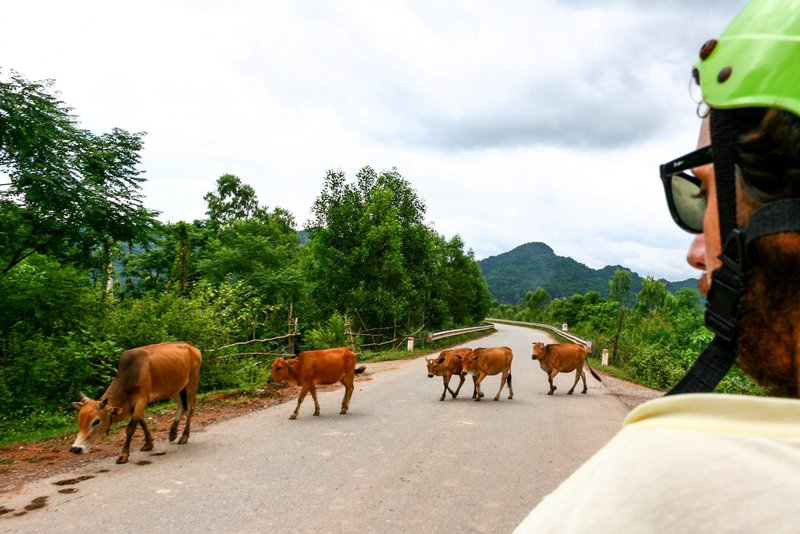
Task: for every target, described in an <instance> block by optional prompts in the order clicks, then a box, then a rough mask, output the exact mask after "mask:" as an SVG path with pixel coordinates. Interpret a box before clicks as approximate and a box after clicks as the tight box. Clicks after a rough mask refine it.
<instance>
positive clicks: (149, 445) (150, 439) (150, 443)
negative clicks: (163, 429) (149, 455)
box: [139, 417, 153, 451]
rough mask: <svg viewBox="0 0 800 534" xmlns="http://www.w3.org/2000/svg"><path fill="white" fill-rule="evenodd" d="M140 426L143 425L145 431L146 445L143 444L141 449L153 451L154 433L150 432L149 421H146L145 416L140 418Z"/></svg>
mask: <svg viewBox="0 0 800 534" xmlns="http://www.w3.org/2000/svg"><path fill="white" fill-rule="evenodd" d="M139 426H141V427H142V432H144V445H142V448H141V450H143V451H152V450H153V434H151V433H150V429H149V428H147V423H145V421H144V417H143V418H141V419H139Z"/></svg>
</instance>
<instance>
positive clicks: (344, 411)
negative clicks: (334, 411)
mask: <svg viewBox="0 0 800 534" xmlns="http://www.w3.org/2000/svg"><path fill="white" fill-rule="evenodd" d="M346 413H347V410H342V411H341V412H339V415H344V414H346Z"/></svg>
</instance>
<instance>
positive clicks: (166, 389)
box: [70, 343, 203, 464]
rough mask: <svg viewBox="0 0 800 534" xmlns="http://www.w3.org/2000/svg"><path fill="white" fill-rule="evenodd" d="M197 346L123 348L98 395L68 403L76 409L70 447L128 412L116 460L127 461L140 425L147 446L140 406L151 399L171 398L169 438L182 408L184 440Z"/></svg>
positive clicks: (82, 444) (97, 435) (85, 447)
mask: <svg viewBox="0 0 800 534" xmlns="http://www.w3.org/2000/svg"><path fill="white" fill-rule="evenodd" d="M202 361H203V358H202V355H201V354H200V351H199V350H198V349H197V348H196V347H194V346H192V345H190V344H189V343H159V344H157V345H147V346H144V347H138V348H135V349H130V350H126V351H125V352H123V353H122V356H120V359H119V369H118V371H117V376H116V377H115V378H114V380H113V381H112V382H111V385H109V386H108V389H107V390H106V392H105V393H104V394H103V396H102V397H100V400H92V399H90V398H88V397H87V396H86V395H83V398H82V399H81V401H80V402H75V403H73V406H75V408H77V409H78V425H79V427H80V430H79V432H78V436H77V437H76V438H75V442H74V443H73V444H72V447H70V451H72V452H74V453H75V454H82V453H85V452H89V450H90V449H91V448H92V445H94V444H95V443H97V442H98V441H99V440H100V439H101V438H102V437H103V436H104V435H105V434H107V433H108V430H109V428H110V427H111V424H112V423H115V422H117V421H121V420H123V419H125V418H126V417H128V416H130V421H129V422H128V427H127V429H126V431H125V445H123V447H122V452H121V453H120V455H119V457H118V458H117V463H118V464H124V463H126V462H127V461H128V455H129V454H130V446H131V438H133V434H134V433H135V432H136V426H137V425H140V426H141V427H142V431H143V432H144V445H143V446H142V449H141V450H143V451H150V450H152V449H153V436H152V434H151V433H150V430H149V429H148V428H147V424H146V423H145V420H144V409H145V407H146V406H147V405H148V403H150V402H153V401H156V400H164V399H169V398H172V399H175V402H176V403H177V405H178V406H177V410H176V414H175V420H174V421H173V422H172V426H171V427H170V429H169V440H170V441H175V438H176V437H177V436H178V423H179V422H180V419H181V417H182V416H183V414H186V424H185V425H184V427H183V434H181V438H180V440H178V444H179V445H183V444H185V443H186V442H187V441H188V440H189V429H190V427H191V422H192V415H193V414H194V405H195V400H196V395H197V385H198V383H199V382H200V364H201V363H202Z"/></svg>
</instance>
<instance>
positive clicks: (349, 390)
mask: <svg viewBox="0 0 800 534" xmlns="http://www.w3.org/2000/svg"><path fill="white" fill-rule="evenodd" d="M340 382H341V383H342V384H344V397H343V398H342V410H341V411H340V412H339V414H340V415H344V414H346V413H347V410H349V409H350V399H351V398H352V396H353V389H355V387H354V386H353V377H347V376H345V377H344V378H342V380H341V381H340Z"/></svg>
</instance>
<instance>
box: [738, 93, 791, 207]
mask: <svg viewBox="0 0 800 534" xmlns="http://www.w3.org/2000/svg"><path fill="white" fill-rule="evenodd" d="M734 113H736V115H737V119H738V122H739V123H740V124H741V125H742V126H744V127H747V126H748V125H749V126H750V128H748V129H749V131H747V132H746V133H744V134H743V135H740V136H739V139H738V145H739V146H738V147H737V151H738V163H739V168H740V169H741V171H742V178H743V179H744V183H745V185H746V186H747V189H746V190H747V193H748V194H749V195H750V196H751V197H752V198H753V200H755V201H756V202H758V203H760V204H763V203H765V202H770V201H773V200H777V199H780V198H789V197H800V117H798V116H797V115H794V114H793V113H789V112H788V111H783V110H779V109H775V108H769V109H764V108H761V109H759V108H747V109H740V110H736V111H735V112H734Z"/></svg>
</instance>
